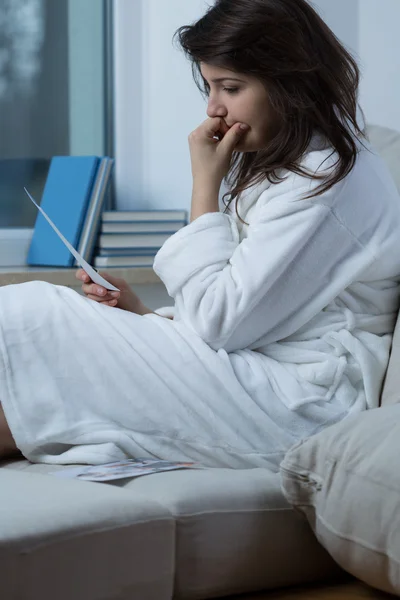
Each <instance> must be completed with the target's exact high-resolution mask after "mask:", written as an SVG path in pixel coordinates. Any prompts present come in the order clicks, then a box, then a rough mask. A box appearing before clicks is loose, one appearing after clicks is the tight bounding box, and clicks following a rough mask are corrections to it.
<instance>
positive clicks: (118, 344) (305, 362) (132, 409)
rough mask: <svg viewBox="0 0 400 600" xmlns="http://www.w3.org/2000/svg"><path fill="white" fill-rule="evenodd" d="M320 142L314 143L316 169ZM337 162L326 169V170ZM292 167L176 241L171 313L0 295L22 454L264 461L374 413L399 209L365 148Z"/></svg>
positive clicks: (68, 298) (11, 417)
mask: <svg viewBox="0 0 400 600" xmlns="http://www.w3.org/2000/svg"><path fill="white" fill-rule="evenodd" d="M329 154H330V150H329V149H328V150H324V149H312V148H310V151H309V152H308V153H307V155H306V156H305V159H304V165H305V166H306V167H307V168H310V169H312V170H314V171H315V170H318V169H319V168H320V165H321V163H322V162H323V161H324V160H325V159H326V158H328V156H329ZM334 160H335V157H334V156H333V157H331V158H330V159H328V160H327V161H326V162H325V165H324V168H326V167H327V166H329V165H330V166H332V164H333V162H334ZM316 185H318V182H317V183H315V182H311V181H310V180H309V179H305V178H304V177H300V176H298V175H293V174H290V175H289V176H288V178H287V179H286V180H285V181H284V182H283V183H281V184H279V185H272V186H271V185H270V184H268V182H266V183H263V184H260V185H259V186H256V187H254V188H253V189H252V190H250V192H249V193H248V194H247V195H245V196H243V198H242V199H241V203H239V214H240V215H241V216H242V218H243V219H244V220H245V221H247V222H248V223H249V226H246V225H243V226H242V224H241V223H240V221H239V220H238V219H237V217H236V215H235V211H234V208H233V212H231V213H229V214H222V213H221V212H219V213H209V214H206V215H203V216H202V217H200V218H198V219H196V220H195V221H194V222H193V223H191V224H189V225H188V226H186V227H184V228H183V229H181V230H180V231H178V232H177V233H176V234H174V235H173V236H172V237H171V238H170V239H169V240H168V241H167V242H166V243H165V244H164V246H163V248H162V249H161V250H160V251H159V253H158V255H157V257H156V261H155V265H154V268H155V271H156V272H157V273H158V274H159V276H160V277H161V279H162V280H163V281H164V283H165V285H166V288H167V290H168V292H169V294H170V295H171V296H172V297H173V298H174V301H175V306H174V310H175V319H174V321H171V320H169V319H165V318H163V317H161V316H158V315H155V314H150V315H146V316H144V317H141V316H138V315H135V314H131V313H127V312H124V311H122V310H119V309H115V308H110V307H104V306H100V305H98V304H97V303H95V302H92V301H90V300H87V299H86V298H83V297H82V296H80V295H79V294H77V293H76V292H74V291H71V290H70V289H68V288H65V287H60V286H52V285H50V284H46V283H43V282H34V283H27V284H22V285H15V286H7V287H5V288H2V289H0V399H1V401H2V402H3V408H4V412H5V415H6V418H7V420H8V422H9V425H10V428H11V432H12V434H13V436H14V438H15V440H16V443H17V446H18V447H19V448H20V450H21V451H22V453H23V454H24V455H25V456H26V458H28V459H29V460H31V461H33V462H51V463H61V464H73V463H89V464H99V463H103V462H107V461H113V460H119V459H121V458H126V457H128V456H132V457H158V458H164V459H170V460H194V461H198V462H200V463H201V464H204V465H207V466H211V467H218V466H227V467H234V468H244V467H252V466H268V467H271V468H273V469H275V470H277V468H278V465H279V462H280V460H281V459H282V457H283V455H284V453H285V452H286V450H287V449H288V448H289V447H290V446H291V445H292V444H294V443H295V442H297V441H298V440H300V439H302V438H304V437H306V436H309V435H312V434H313V433H316V432H318V431H319V430H321V429H322V428H324V427H326V426H328V425H330V424H332V423H335V422H337V421H338V420H340V419H343V418H344V417H346V416H347V415H348V414H352V413H354V412H359V411H362V410H365V409H366V408H369V407H370V408H372V407H375V406H377V404H378V401H379V393H380V388H381V384H382V380H383V376H384V373H385V369H386V367H387V363H388V357H389V349H390V343H391V337H392V333H393V329H394V324H395V319H396V316H397V310H398V305H399V285H398V283H399V280H400V252H399V251H398V248H399V244H400V201H399V197H398V194H397V191H396V189H395V186H394V184H393V182H392V180H391V178H390V175H389V173H388V171H387V169H386V167H385V165H384V164H383V162H382V161H381V159H380V158H378V157H377V156H375V155H374V154H373V153H371V152H367V151H366V150H362V151H360V154H359V156H358V159H357V163H356V166H355V168H354V170H353V171H352V172H351V174H350V175H349V176H347V177H346V178H345V180H344V181H342V182H340V183H339V184H337V185H336V186H335V187H334V188H333V189H331V190H330V191H328V192H326V193H325V194H323V195H322V196H319V197H317V198H313V199H311V200H302V199H301V198H302V195H303V194H304V192H309V191H310V190H311V189H312V188H313V187H315V186H316Z"/></svg>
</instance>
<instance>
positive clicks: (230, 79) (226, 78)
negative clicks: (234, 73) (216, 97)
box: [211, 77, 246, 83]
mask: <svg viewBox="0 0 400 600" xmlns="http://www.w3.org/2000/svg"><path fill="white" fill-rule="evenodd" d="M211 81H212V82H213V83H220V82H221V81H240V82H241V83H246V82H245V81H243V79H237V78H236V77H218V78H217V79H211Z"/></svg>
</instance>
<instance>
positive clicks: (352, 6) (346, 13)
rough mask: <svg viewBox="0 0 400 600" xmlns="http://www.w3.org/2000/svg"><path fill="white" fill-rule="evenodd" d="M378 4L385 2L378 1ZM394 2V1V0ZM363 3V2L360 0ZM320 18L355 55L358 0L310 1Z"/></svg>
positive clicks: (357, 36)
mask: <svg viewBox="0 0 400 600" xmlns="http://www.w3.org/2000/svg"><path fill="white" fill-rule="evenodd" d="M378 1H380V2H382V1H385V0H378ZM395 1H396V0H395ZM361 2H362V3H363V2H364V0H361ZM310 4H312V5H313V6H314V8H316V9H317V11H318V12H319V14H320V15H321V17H322V18H323V19H324V21H325V22H326V23H327V24H328V26H329V27H330V28H331V29H332V31H333V32H334V34H335V35H337V37H338V38H339V39H340V41H341V42H343V43H344V44H345V45H346V47H347V49H348V50H350V51H351V52H352V53H355V54H357V52H358V43H359V29H358V22H359V11H360V0H312V2H310Z"/></svg>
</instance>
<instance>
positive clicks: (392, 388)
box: [381, 242, 400, 406]
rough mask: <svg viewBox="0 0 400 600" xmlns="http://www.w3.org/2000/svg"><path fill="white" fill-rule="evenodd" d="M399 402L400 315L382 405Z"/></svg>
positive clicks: (384, 385)
mask: <svg viewBox="0 0 400 600" xmlns="http://www.w3.org/2000/svg"><path fill="white" fill-rule="evenodd" d="M399 246H400V242H399ZM399 250H400V249H399ZM397 402H400V315H399V316H398V318H397V323H396V327H395V330H394V334H393V340H392V348H391V351H390V360H389V365H388V369H387V371H386V377H385V381H384V384H383V390H382V395H381V406H389V405H390V404H396V403H397Z"/></svg>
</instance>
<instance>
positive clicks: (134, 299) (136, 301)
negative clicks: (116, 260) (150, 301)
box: [76, 269, 151, 315]
mask: <svg viewBox="0 0 400 600" xmlns="http://www.w3.org/2000/svg"><path fill="white" fill-rule="evenodd" d="M100 275H101V276H102V277H104V279H105V280H106V281H109V282H110V283H111V284H112V285H114V286H115V287H117V288H118V289H119V290H120V291H119V292H111V291H110V290H107V289H106V288H105V287H103V286H101V285H98V284H97V283H94V282H93V281H92V280H91V279H90V277H89V275H88V274H87V273H86V271H84V270H83V269H79V270H78V271H77V272H76V278H77V279H80V280H81V281H83V282H84V283H83V284H82V291H83V293H84V294H85V296H87V297H88V298H89V299H90V300H94V301H95V302H100V304H106V305H108V306H116V307H117V308H122V310H127V311H129V312H133V313H136V314H138V315H144V314H146V313H148V312H151V311H150V310H149V309H146V307H145V306H144V304H143V303H142V301H141V300H140V298H139V296H137V295H136V294H135V292H133V291H132V289H131V287H130V285H129V284H128V283H127V282H126V281H125V279H120V278H118V277H112V276H111V275H109V274H108V273H100Z"/></svg>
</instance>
